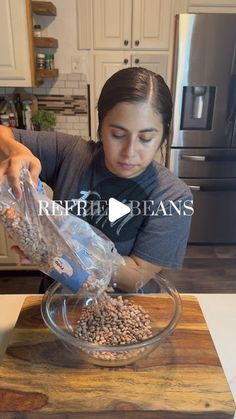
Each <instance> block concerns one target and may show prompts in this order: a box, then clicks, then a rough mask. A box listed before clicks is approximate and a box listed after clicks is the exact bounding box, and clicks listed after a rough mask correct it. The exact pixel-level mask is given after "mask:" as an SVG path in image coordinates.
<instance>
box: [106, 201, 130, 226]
mask: <svg viewBox="0 0 236 419" xmlns="http://www.w3.org/2000/svg"><path fill="white" fill-rule="evenodd" d="M130 211H131V210H130V207H129V206H128V205H125V204H123V203H122V202H120V201H118V200H117V199H115V198H109V205H108V219H109V221H110V222H111V223H112V222H113V221H116V220H118V219H119V218H121V217H123V216H124V215H126V214H129V212H130Z"/></svg>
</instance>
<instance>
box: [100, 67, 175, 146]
mask: <svg viewBox="0 0 236 419" xmlns="http://www.w3.org/2000/svg"><path fill="white" fill-rule="evenodd" d="M120 102H129V103H140V102H148V103H150V104H151V105H152V108H153V110H154V112H156V113H157V114H159V115H161V117H162V123H163V137H162V141H161V144H160V145H162V144H163V142H164V140H165V139H166V138H167V136H168V134H169V129H170V122H171V117H172V97H171V93H170V91H169V88H168V86H167V85H166V83H165V81H164V79H163V78H162V77H161V76H160V75H159V74H156V73H153V72H152V71H150V70H147V69H146V68H141V67H128V68H125V69H123V70H120V71H117V72H116V73H115V74H113V75H112V76H111V77H110V78H109V79H108V80H107V81H106V83H105V84H104V86H103V88H102V91H101V94H100V96H99V99H98V104H97V110H98V121H99V125H98V137H99V138H100V137H101V128H102V122H103V120H104V118H105V116H106V114H107V113H108V112H109V111H110V110H111V109H112V108H114V106H116V105H117V104H118V103H120Z"/></svg>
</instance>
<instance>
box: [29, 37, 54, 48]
mask: <svg viewBox="0 0 236 419" xmlns="http://www.w3.org/2000/svg"><path fill="white" fill-rule="evenodd" d="M34 46H35V48H57V47H58V40H57V39H55V38H46V37H43V36H42V37H34Z"/></svg>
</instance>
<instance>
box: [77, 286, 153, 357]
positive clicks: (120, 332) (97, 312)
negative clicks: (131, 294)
mask: <svg viewBox="0 0 236 419" xmlns="http://www.w3.org/2000/svg"><path fill="white" fill-rule="evenodd" d="M75 336H76V337H79V338H80V339H83V340H86V341H89V342H93V343H96V344H101V345H125V344H127V343H136V342H140V341H142V340H144V339H147V338H149V337H151V336H152V330H151V320H150V317H149V314H148V313H147V312H146V311H145V310H144V309H143V308H142V307H141V306H140V305H137V304H135V303H134V302H133V301H132V300H128V299H126V300H123V298H122V296H119V297H117V298H112V297H110V296H108V295H107V294H106V293H104V294H103V298H102V299H100V300H99V302H98V304H94V305H91V306H89V307H84V308H83V309H82V312H81V317H80V320H79V321H78V327H77V328H76V330H75ZM140 351H141V350H137V351H136V352H137V355H138V353H140ZM91 354H93V355H94V356H96V357H98V358H101V359H104V360H114V359H125V358H127V357H130V356H133V355H134V353H133V352H132V353H129V352H128V351H125V352H123V353H118V352H116V353H112V352H100V351H96V352H93V353H92V352H91Z"/></svg>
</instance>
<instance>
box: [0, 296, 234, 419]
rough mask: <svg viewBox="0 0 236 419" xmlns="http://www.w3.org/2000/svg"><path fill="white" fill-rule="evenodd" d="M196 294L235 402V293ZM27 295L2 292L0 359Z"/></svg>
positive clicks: (0, 307)
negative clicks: (4, 293)
mask: <svg viewBox="0 0 236 419" xmlns="http://www.w3.org/2000/svg"><path fill="white" fill-rule="evenodd" d="M193 295H194V296H196V297H197V299H198V301H199V303H200V306H201V309H202V311H203V314H204V316H205V319H206V322H207V325H208V328H209V331H210V333H211V336H212V339H213V342H214V344H215V347H216V350H217V353H218V356H219V358H220V361H221V364H222V367H223V369H224V372H225V376H226V378H227V380H228V383H229V386H230V389H231V392H232V394H233V397H234V400H235V403H236V294H193ZM25 297H27V295H0V359H1V358H2V356H3V354H4V352H5V348H6V346H7V342H8V340H9V336H10V332H11V330H12V329H13V328H14V325H15V322H16V320H17V317H18V315H19V312H20V309H21V306H22V304H23V301H24V299H25ZM234 418H235V419H236V413H235V416H234Z"/></svg>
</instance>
